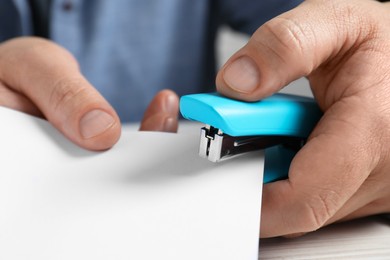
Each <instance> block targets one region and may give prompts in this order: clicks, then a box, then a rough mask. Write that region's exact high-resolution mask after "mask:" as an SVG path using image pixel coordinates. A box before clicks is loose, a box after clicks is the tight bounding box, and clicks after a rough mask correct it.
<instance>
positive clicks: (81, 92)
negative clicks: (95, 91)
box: [49, 78, 88, 112]
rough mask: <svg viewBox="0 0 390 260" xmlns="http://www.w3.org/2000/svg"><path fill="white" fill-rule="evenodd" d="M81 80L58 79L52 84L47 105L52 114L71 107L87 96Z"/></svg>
mask: <svg viewBox="0 0 390 260" xmlns="http://www.w3.org/2000/svg"><path fill="white" fill-rule="evenodd" d="M87 92H88V90H87V88H86V87H84V82H82V79H78V78H76V79H69V78H63V79H59V80H58V81H57V82H56V83H54V85H53V88H52V90H51V93H50V99H49V104H50V107H51V108H53V110H54V112H56V111H58V110H63V109H64V108H66V107H69V106H72V105H73V104H74V103H75V102H76V101H77V100H79V99H80V98H81V97H83V96H86V95H87Z"/></svg>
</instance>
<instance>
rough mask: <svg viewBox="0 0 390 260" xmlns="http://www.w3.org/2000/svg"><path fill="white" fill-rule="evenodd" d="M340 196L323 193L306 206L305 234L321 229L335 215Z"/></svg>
mask: <svg viewBox="0 0 390 260" xmlns="http://www.w3.org/2000/svg"><path fill="white" fill-rule="evenodd" d="M338 197H339V196H338V195H337V194H336V193H335V192H334V191H323V192H322V194H319V195H317V196H315V197H313V198H312V199H311V200H310V201H308V202H306V203H305V204H304V211H303V218H302V220H303V225H304V228H303V229H304V230H303V231H305V232H311V231H315V230H317V229H319V228H321V227H322V226H323V225H324V224H325V223H326V221H328V220H329V219H330V218H331V217H332V216H333V215H334V214H335V213H336V208H337V203H336V201H337V199H336V198H338Z"/></svg>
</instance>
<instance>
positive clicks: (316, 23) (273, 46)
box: [216, 1, 372, 101]
mask: <svg viewBox="0 0 390 260" xmlns="http://www.w3.org/2000/svg"><path fill="white" fill-rule="evenodd" d="M348 2H349V1H305V2H304V3H302V4H301V5H300V6H298V7H297V8H295V9H293V10H291V11H289V12H287V13H284V14H282V15H280V16H278V17H276V18H274V19H272V20H270V21H269V22H267V23H265V24H264V25H263V26H261V27H260V28H259V29H258V30H257V31H256V32H255V33H254V34H253V36H252V37H251V39H250V40H249V42H248V43H247V44H246V45H245V46H244V47H243V48H242V49H240V50H239V51H238V52H237V53H235V54H234V55H233V56H232V57H231V58H230V59H229V60H228V61H227V63H226V64H225V65H224V66H223V67H222V68H221V70H220V71H219V73H218V75H217V80H216V85H217V90H218V91H219V92H220V93H222V94H224V95H226V96H229V97H232V98H236V99H242V100H246V101H254V100H259V99H261V98H264V97H266V96H269V95H271V94H273V93H274V92H277V91H278V90H280V89H281V88H282V87H284V86H285V85H287V84H288V83H290V82H291V81H293V80H295V79H298V78H300V77H302V76H307V75H309V74H310V73H312V72H313V71H314V70H315V69H316V68H318V67H319V66H320V65H321V64H322V63H324V62H325V61H328V60H331V59H332V58H333V57H335V56H337V55H340V54H342V53H343V52H346V51H347V50H348V49H349V48H351V47H352V46H355V45H358V44H359V41H363V40H364V38H365V37H367V35H368V34H369V33H370V31H369V30H370V29H372V28H370V26H367V24H369V23H368V22H366V21H365V19H369V18H368V17H367V16H364V15H363V16H359V15H356V12H354V10H351V8H352V7H351V5H348ZM356 2H359V3H355V4H354V5H353V6H354V8H357V7H359V6H360V7H361V9H362V8H364V7H363V6H364V4H366V2H368V1H356ZM324 21H326V22H324ZM345 21H348V22H345Z"/></svg>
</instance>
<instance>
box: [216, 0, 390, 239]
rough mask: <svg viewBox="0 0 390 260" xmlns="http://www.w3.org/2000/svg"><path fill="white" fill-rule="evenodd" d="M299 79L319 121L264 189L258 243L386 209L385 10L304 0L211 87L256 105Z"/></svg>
mask: <svg viewBox="0 0 390 260" xmlns="http://www.w3.org/2000/svg"><path fill="white" fill-rule="evenodd" d="M302 76H307V77H308V79H309V81H310V84H311V88H312V91H313V93H314V96H315V98H316V99H317V101H318V103H319V105H320V107H321V109H322V110H323V111H324V116H323V118H322V119H321V120H320V122H319V123H318V125H317V126H316V128H315V129H314V131H313V132H312V134H311V135H310V137H309V140H308V142H307V143H306V145H305V146H304V147H303V148H302V149H301V150H300V151H299V153H298V154H297V155H296V157H295V158H294V160H293V162H292V164H291V166H290V170H289V179H288V180H282V181H278V182H275V183H271V184H268V185H265V187H264V194H263V196H264V197H263V211H262V221H261V224H262V228H261V236H262V237H271V236H280V235H288V234H298V233H304V232H310V231H313V230H316V229H318V228H320V227H321V226H323V225H326V224H329V223H332V222H335V221H339V220H347V219H352V218H357V217H362V216H367V215H372V214H379V213H389V212H390V146H389V144H390V8H389V6H388V5H386V4H381V3H378V2H375V1H369V0H355V1H349V0H333V1H329V0H308V1H305V2H304V3H303V4H302V5H300V6H298V7H297V8H296V9H294V10H292V11H290V12H287V13H285V14H283V15H281V16H279V17H277V18H275V19H272V20H271V21H269V22H268V23H266V24H265V25H263V26H262V27H260V28H259V29H258V30H257V31H256V33H255V34H254V35H253V36H252V38H251V39H250V41H249V42H248V44H247V45H246V46H244V47H243V48H242V49H241V50H239V51H238V52H237V53H236V54H235V55H233V56H232V57H231V58H230V60H229V61H228V62H227V63H226V64H225V66H224V67H223V68H222V69H221V71H220V72H219V74H218V77H217V88H218V91H219V92H221V93H223V94H225V95H227V96H230V97H233V98H237V99H242V100H249V101H253V100H259V99H261V98H264V97H266V96H268V95H271V94H272V93H274V92H276V91H278V90H279V89H281V88H282V87H283V86H285V85H287V84H288V83H289V82H291V81H293V80H295V79H297V78H300V77H302Z"/></svg>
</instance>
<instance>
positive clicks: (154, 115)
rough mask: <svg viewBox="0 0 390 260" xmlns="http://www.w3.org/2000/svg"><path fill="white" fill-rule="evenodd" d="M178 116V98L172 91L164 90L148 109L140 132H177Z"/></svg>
mask: <svg viewBox="0 0 390 260" xmlns="http://www.w3.org/2000/svg"><path fill="white" fill-rule="evenodd" d="M178 114H179V98H178V96H177V95H176V94H175V93H174V92H173V91H171V90H162V91H160V92H159V93H158V94H157V95H156V96H155V97H154V98H153V100H152V102H151V103H150V104H149V106H148V108H147V109H146V111H145V114H144V117H143V119H142V122H141V126H140V131H161V132H177V128H178Z"/></svg>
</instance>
